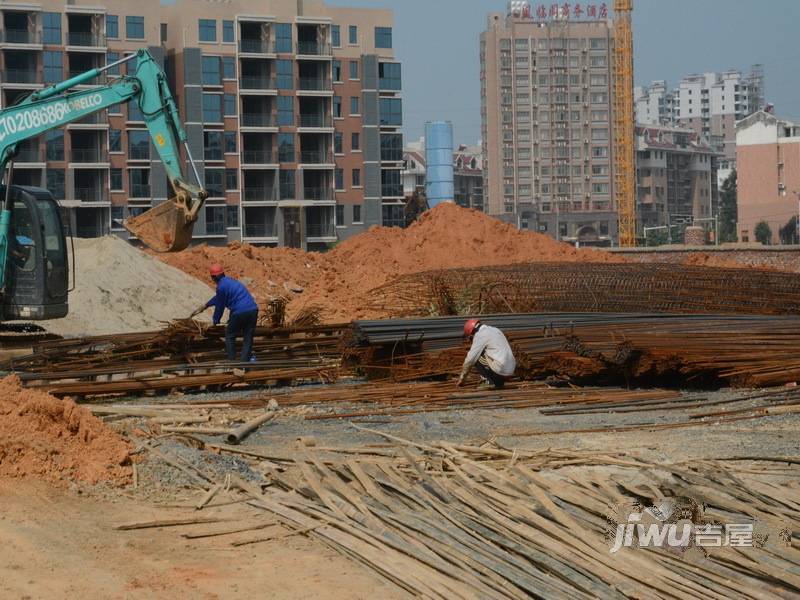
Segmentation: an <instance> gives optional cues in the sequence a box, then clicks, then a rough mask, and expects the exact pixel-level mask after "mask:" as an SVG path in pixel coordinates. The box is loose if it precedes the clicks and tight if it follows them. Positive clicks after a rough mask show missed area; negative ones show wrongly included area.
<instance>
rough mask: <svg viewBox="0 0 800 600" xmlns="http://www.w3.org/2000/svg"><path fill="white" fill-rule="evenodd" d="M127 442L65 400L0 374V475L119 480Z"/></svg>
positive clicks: (126, 469)
mask: <svg viewBox="0 0 800 600" xmlns="http://www.w3.org/2000/svg"><path fill="white" fill-rule="evenodd" d="M129 451H130V447H129V445H128V443H127V442H126V441H124V440H123V439H122V438H121V437H119V436H118V435H117V434H116V433H114V432H113V431H111V430H110V429H109V428H108V427H106V426H105V424H104V423H103V422H102V421H100V420H99V419H98V418H96V417H95V416H93V415H92V414H91V413H90V412H89V411H88V410H87V409H85V408H83V407H80V406H78V405H76V404H75V403H74V402H72V401H71V400H59V399H58V398H55V397H53V396H51V395H50V394H47V393H45V392H40V391H35V390H26V389H23V388H22V386H21V385H20V381H19V379H18V378H17V377H16V376H10V377H6V378H5V379H0V477H35V478H39V479H45V480H47V481H51V482H56V483H58V482H62V481H64V480H65V479H68V480H73V481H82V482H85V483H89V484H96V483H100V482H110V483H124V482H125V481H127V479H128V478H129V476H130V467H125V466H123V464H124V463H126V462H127V461H128V456H129Z"/></svg>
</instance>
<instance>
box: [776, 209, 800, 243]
mask: <svg viewBox="0 0 800 600" xmlns="http://www.w3.org/2000/svg"><path fill="white" fill-rule="evenodd" d="M778 237H780V239H781V244H797V243H798V240H797V215H795V216H793V217H792V218H791V219H789V222H788V223H786V225H784V226H783V227H781V228H780V230H779V232H778Z"/></svg>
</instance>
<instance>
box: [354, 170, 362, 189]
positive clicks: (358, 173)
mask: <svg viewBox="0 0 800 600" xmlns="http://www.w3.org/2000/svg"><path fill="white" fill-rule="evenodd" d="M352 184H353V187H361V169H353V173H352Z"/></svg>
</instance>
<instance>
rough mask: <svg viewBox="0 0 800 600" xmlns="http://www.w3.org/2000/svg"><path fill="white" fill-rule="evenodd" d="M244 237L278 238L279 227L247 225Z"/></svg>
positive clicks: (267, 224)
mask: <svg viewBox="0 0 800 600" xmlns="http://www.w3.org/2000/svg"><path fill="white" fill-rule="evenodd" d="M244 236H245V237H248V238H276V237H278V227H277V225H276V224H275V223H253V224H250V223H245V225H244Z"/></svg>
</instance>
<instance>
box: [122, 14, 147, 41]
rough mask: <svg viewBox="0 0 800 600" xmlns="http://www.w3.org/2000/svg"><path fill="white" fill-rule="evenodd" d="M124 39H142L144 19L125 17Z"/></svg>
mask: <svg viewBox="0 0 800 600" xmlns="http://www.w3.org/2000/svg"><path fill="white" fill-rule="evenodd" d="M125 37H126V38H128V39H130V40H143V39H144V17H125Z"/></svg>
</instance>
